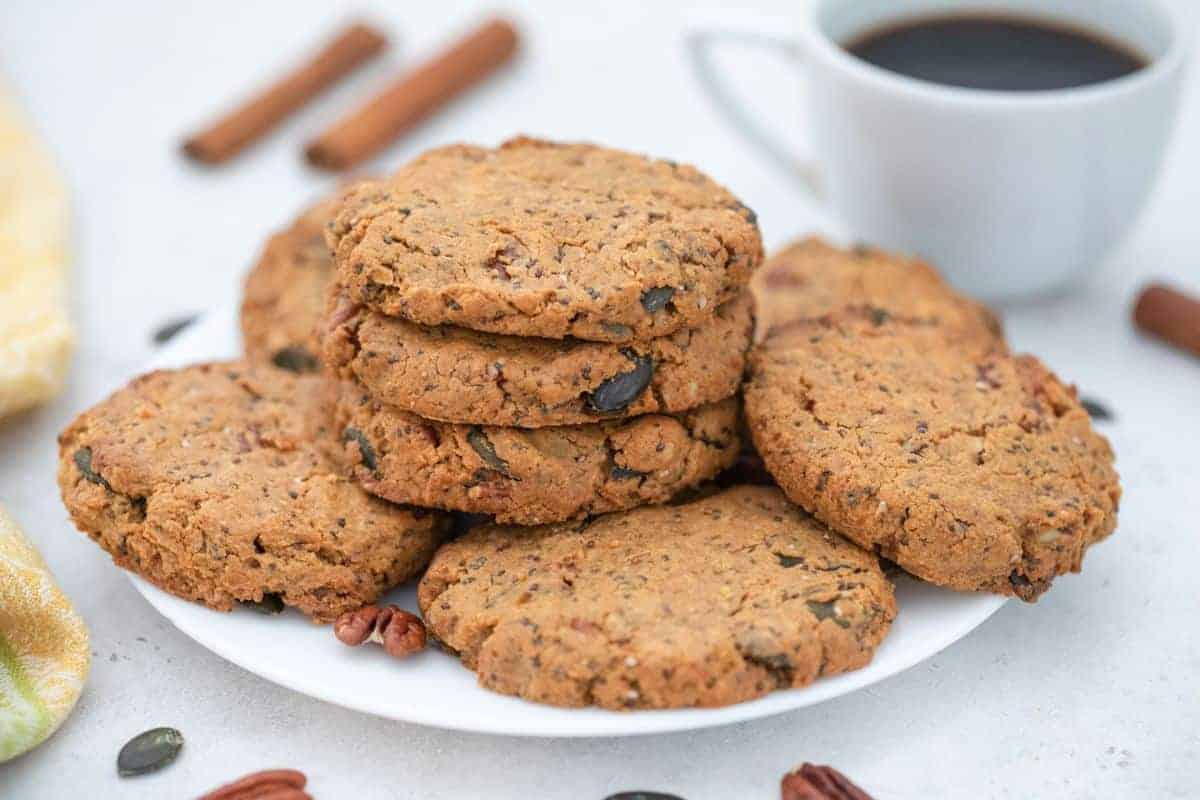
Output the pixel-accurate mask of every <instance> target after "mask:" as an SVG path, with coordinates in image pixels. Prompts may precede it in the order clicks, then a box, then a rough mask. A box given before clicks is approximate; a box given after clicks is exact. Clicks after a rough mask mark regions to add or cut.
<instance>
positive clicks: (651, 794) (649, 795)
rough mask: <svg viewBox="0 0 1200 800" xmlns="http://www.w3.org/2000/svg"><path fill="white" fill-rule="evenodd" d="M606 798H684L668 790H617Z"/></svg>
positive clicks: (669, 799) (661, 799)
mask: <svg viewBox="0 0 1200 800" xmlns="http://www.w3.org/2000/svg"><path fill="white" fill-rule="evenodd" d="M604 800H683V798H682V797H680V796H679V795H677V794H667V793H666V792H617V793H616V794H610V795H609V796H608V797H606V798H604Z"/></svg>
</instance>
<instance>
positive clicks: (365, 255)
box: [276, 139, 762, 525]
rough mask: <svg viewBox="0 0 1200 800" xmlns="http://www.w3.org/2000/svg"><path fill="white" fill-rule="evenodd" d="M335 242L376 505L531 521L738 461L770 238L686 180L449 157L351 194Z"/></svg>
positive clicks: (621, 501) (340, 391) (338, 411)
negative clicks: (757, 277) (742, 405)
mask: <svg viewBox="0 0 1200 800" xmlns="http://www.w3.org/2000/svg"><path fill="white" fill-rule="evenodd" d="M326 238H327V241H328V244H329V247H330V251H331V252H332V258H333V269H334V278H335V279H334V282H333V287H332V290H331V294H330V298H329V301H328V307H327V313H326V316H325V320H324V327H323V330H322V332H321V334H322V335H321V338H322V340H323V342H322V343H323V353H324V359H325V362H326V364H327V365H328V367H329V368H330V372H331V374H332V375H333V376H335V377H336V379H337V380H336V381H334V382H331V388H330V392H331V394H332V407H333V409H334V418H335V428H336V429H338V430H341V431H343V432H344V444H345V447H344V450H343V453H342V455H343V458H344V461H345V463H346V465H347V466H348V468H349V469H350V470H351V471H352V473H353V475H354V477H355V478H356V479H357V480H358V481H359V483H360V484H361V485H362V486H363V487H365V488H366V489H367V490H368V491H370V492H372V493H374V494H376V495H378V496H380V497H384V498H387V499H389V500H392V501H394V502H397V503H409V504H415V505H420V506H427V507H431V508H440V509H451V510H456V511H464V512H472V513H480V514H487V515H492V516H494V517H495V518H496V519H497V520H498V521H501V522H511V523H517V524H527V525H529V524H541V523H547V522H556V521H562V520H568V519H575V518H578V517H582V516H586V515H588V514H595V513H601V512H607V511H614V510H619V509H626V508H633V507H636V506H641V505H646V504H654V503H662V502H665V501H667V500H669V499H671V498H672V497H674V496H675V495H677V494H678V493H679V492H680V491H682V490H684V489H687V488H689V487H693V486H696V485H698V484H700V483H702V482H703V481H705V480H708V479H710V478H712V477H713V476H715V475H716V474H717V473H718V472H720V471H721V470H722V469H724V468H725V467H727V466H728V465H729V464H731V463H732V461H733V460H734V458H735V457H736V455H737V452H738V449H739V441H738V400H737V399H736V397H735V395H736V394H737V391H738V387H739V385H740V383H741V378H742V374H743V370H744V366H745V359H746V353H747V350H748V349H749V346H750V342H751V338H752V332H753V318H752V309H751V302H750V297H749V294H748V292H747V291H745V287H746V284H747V283H748V281H749V278H750V275H751V273H752V271H753V270H754V268H755V267H756V266H757V265H758V263H759V261H760V260H761V252H762V244H761V240H760V237H759V233H758V229H757V227H756V225H755V220H754V215H753V214H752V213H751V212H750V210H749V209H747V208H746V207H745V206H743V205H742V204H741V203H739V202H738V201H737V200H736V199H735V198H734V197H733V196H732V195H731V194H729V192H727V191H726V190H725V189H723V188H721V187H720V186H718V185H717V184H715V183H714V182H713V181H711V180H710V179H708V178H707V177H705V176H704V175H703V174H701V173H700V172H698V171H697V170H695V169H694V168H691V167H686V166H681V165H677V164H674V163H671V162H666V161H652V160H649V159H646V158H642V157H638V156H634V155H630V154H626V153H622V152H618V151H614V150H608V149H603V148H599V147H594V146H587V145H560V144H552V143H549V142H544V141H537V140H532V139H517V140H514V141H511V142H508V143H506V144H504V145H503V146H501V147H500V148H498V149H495V150H488V149H483V148H477V147H466V146H456V147H447V148H442V149H439V150H434V151H432V152H429V153H426V154H425V155H423V156H421V157H419V158H418V159H416V160H415V161H414V162H412V163H410V164H409V165H407V166H406V167H404V168H403V169H402V170H401V171H400V172H398V173H397V174H396V175H394V176H393V177H391V178H390V179H388V180H385V181H369V182H366V183H363V184H360V185H358V186H356V187H354V188H353V189H351V190H350V191H349V192H348V193H347V194H346V195H345V197H344V198H343V201H342V203H341V207H340V209H339V211H338V213H337V214H336V216H335V217H334V219H333V221H332V223H331V224H330V225H329V227H328V229H327V236H326ZM280 352H285V351H280ZM278 360H279V358H278V356H277V357H276V361H278ZM287 360H291V359H287Z"/></svg>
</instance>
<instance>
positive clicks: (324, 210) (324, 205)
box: [241, 195, 341, 372]
mask: <svg viewBox="0 0 1200 800" xmlns="http://www.w3.org/2000/svg"><path fill="white" fill-rule="evenodd" d="M340 200H341V196H340V195H336V196H334V197H330V198H327V199H325V200H322V201H321V202H320V203H317V204H316V205H314V206H313V207H312V208H309V209H308V210H307V211H305V212H304V213H303V214H302V215H301V216H300V218H299V219H297V220H296V221H295V222H293V223H292V225H291V226H290V227H288V228H287V229H286V230H282V231H280V232H278V233H276V234H275V235H273V236H272V237H271V238H270V239H268V240H267V244H266V246H265V247H263V251H262V254H261V255H260V256H259V258H258V261H257V262H256V263H255V264H254V266H253V267H252V268H251V270H250V273H249V274H248V275H247V276H246V283H245V287H244V290H243V293H242V313H241V327H242V342H243V346H244V349H245V352H246V357H247V358H249V359H251V360H252V361H262V362H270V363H272V364H274V365H275V366H277V367H281V368H283V369H288V370H291V371H293V372H315V371H317V369H318V368H319V367H320V355H321V346H320V342H319V340H318V338H317V328H318V326H319V325H320V322H321V314H322V312H323V311H324V309H325V294H326V292H327V290H328V289H329V285H330V283H331V282H332V281H333V258H332V257H331V256H330V254H329V247H328V245H326V244H325V225H326V223H328V222H329V220H331V219H332V218H333V215H334V213H335V212H336V211H337V208H338V204H339V202H340Z"/></svg>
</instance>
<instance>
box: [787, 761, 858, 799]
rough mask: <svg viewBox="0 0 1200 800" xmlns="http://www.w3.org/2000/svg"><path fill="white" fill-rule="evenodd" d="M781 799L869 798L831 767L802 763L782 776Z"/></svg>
mask: <svg viewBox="0 0 1200 800" xmlns="http://www.w3.org/2000/svg"><path fill="white" fill-rule="evenodd" d="M779 790H780V797H781V800H871V796H870V795H869V794H867V793H866V792H864V791H863V790H862V789H860V788H858V787H857V786H855V785H854V784H853V783H852V782H851V781H850V779H849V778H847V777H846V776H845V775H843V774H842V773H840V772H838V771H837V770H836V769H834V768H833V767H821V766H817V765H816V764H803V765H801V767H800V769H797V770H794V771H792V772H789V773H788V774H787V775H784V776H783V781H782V782H781V784H780V787H779Z"/></svg>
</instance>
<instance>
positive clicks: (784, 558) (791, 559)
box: [775, 553, 804, 569]
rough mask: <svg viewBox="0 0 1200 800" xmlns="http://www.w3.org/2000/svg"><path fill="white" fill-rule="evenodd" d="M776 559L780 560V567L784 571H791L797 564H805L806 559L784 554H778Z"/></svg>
mask: <svg viewBox="0 0 1200 800" xmlns="http://www.w3.org/2000/svg"><path fill="white" fill-rule="evenodd" d="M775 557H776V558H778V559H779V566H781V567H783V568H784V569H791V568H792V567H794V566H796V565H797V564H803V563H804V559H803V558H802V557H800V556H788V555H784V554H783V553H776V554H775Z"/></svg>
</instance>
